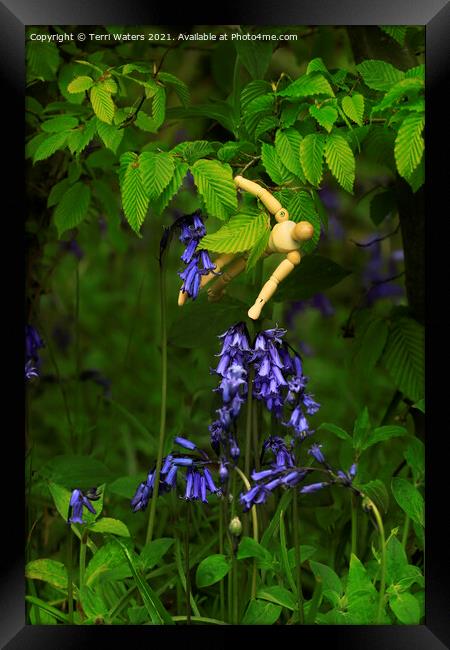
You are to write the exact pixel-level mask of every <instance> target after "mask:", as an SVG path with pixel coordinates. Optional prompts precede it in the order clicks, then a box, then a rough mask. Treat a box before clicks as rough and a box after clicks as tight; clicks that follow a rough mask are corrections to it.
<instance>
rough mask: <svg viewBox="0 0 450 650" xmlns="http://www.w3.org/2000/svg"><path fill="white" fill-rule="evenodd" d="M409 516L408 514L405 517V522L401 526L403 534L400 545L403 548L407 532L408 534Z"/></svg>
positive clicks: (406, 539)
mask: <svg viewBox="0 0 450 650" xmlns="http://www.w3.org/2000/svg"><path fill="white" fill-rule="evenodd" d="M410 521H411V520H410V518H409V516H408V515H406V517H405V524H404V526H403V536H402V546H403V548H404V549H406V542H407V541H408V534H409V524H410Z"/></svg>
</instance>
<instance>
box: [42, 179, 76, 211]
mask: <svg viewBox="0 0 450 650" xmlns="http://www.w3.org/2000/svg"><path fill="white" fill-rule="evenodd" d="M70 185H71V183H70V181H69V179H68V178H63V180H62V181H59V183H56V184H55V185H53V187H52V189H51V190H50V194H49V195H48V199H47V207H48V208H52V207H53V206H54V205H56V204H57V203H59V202H60V201H61V199H62V197H63V196H64V194H65V193H66V192H67V190H68V189H69V187H70Z"/></svg>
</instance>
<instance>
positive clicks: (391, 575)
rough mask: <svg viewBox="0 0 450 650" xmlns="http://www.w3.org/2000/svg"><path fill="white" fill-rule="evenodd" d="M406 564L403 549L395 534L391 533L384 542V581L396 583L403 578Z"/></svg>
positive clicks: (406, 560)
mask: <svg viewBox="0 0 450 650" xmlns="http://www.w3.org/2000/svg"><path fill="white" fill-rule="evenodd" d="M407 566H408V558H407V557H406V553H405V549H404V548H403V546H402V545H401V543H400V542H399V541H398V539H397V538H396V537H395V535H391V536H390V538H389V539H388V541H387V543H386V583H387V584H388V585H389V584H397V583H398V582H399V581H400V580H401V579H402V578H403V576H404V574H405V570H406V567H407Z"/></svg>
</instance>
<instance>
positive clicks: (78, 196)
mask: <svg viewBox="0 0 450 650" xmlns="http://www.w3.org/2000/svg"><path fill="white" fill-rule="evenodd" d="M90 202H91V190H90V188H89V187H88V186H87V185H85V184H84V183H81V182H78V183H75V184H74V185H72V187H70V188H69V189H68V190H67V191H66V192H65V193H64V195H63V196H62V198H61V200H60V202H59V203H58V205H57V207H56V209H55V214H54V219H55V225H56V227H57V229H58V236H59V237H61V235H62V233H63V232H65V231H66V230H69V229H70V228H76V226H78V225H79V224H80V223H81V222H82V221H83V219H84V218H85V217H86V215H87V212H88V209H89V205H90Z"/></svg>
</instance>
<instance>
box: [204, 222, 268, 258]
mask: <svg viewBox="0 0 450 650" xmlns="http://www.w3.org/2000/svg"><path fill="white" fill-rule="evenodd" d="M269 230H270V226H269V222H268V218H267V215H266V214H265V213H259V214H236V215H235V216H233V217H231V219H230V220H229V221H228V222H227V223H226V224H225V225H224V226H222V228H220V230H218V231H217V232H215V233H213V234H211V235H205V237H203V239H202V240H201V242H200V244H199V246H198V250H201V249H207V250H211V251H214V252H216V253H239V252H244V251H248V250H250V249H251V247H252V246H253V245H254V244H255V243H256V242H257V241H258V239H259V238H260V237H261V236H262V235H263V234H264V232H265V231H269Z"/></svg>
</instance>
